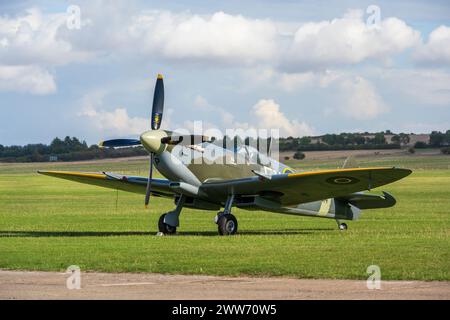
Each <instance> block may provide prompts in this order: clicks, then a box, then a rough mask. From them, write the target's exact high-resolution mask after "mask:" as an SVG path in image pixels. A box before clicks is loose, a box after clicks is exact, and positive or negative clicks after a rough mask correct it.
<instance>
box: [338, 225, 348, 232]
mask: <svg viewBox="0 0 450 320" xmlns="http://www.w3.org/2000/svg"><path fill="white" fill-rule="evenodd" d="M347 229H348V227H347V224H346V223H340V224H339V230H341V231H345V230H347Z"/></svg>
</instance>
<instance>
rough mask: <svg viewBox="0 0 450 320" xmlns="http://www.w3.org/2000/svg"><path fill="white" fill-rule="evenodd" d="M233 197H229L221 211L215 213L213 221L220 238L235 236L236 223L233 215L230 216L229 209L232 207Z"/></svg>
mask: <svg viewBox="0 0 450 320" xmlns="http://www.w3.org/2000/svg"><path fill="white" fill-rule="evenodd" d="M233 201H234V195H230V196H228V198H227V201H226V202H225V208H224V210H223V211H221V212H219V213H217V216H216V218H215V219H214V221H215V222H216V224H217V229H218V231H219V234H220V235H221V236H228V235H233V234H236V232H237V230H238V222H237V219H236V217H235V216H234V215H232V214H231V207H232V206H233Z"/></svg>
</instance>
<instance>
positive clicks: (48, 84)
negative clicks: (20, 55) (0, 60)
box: [0, 65, 56, 95]
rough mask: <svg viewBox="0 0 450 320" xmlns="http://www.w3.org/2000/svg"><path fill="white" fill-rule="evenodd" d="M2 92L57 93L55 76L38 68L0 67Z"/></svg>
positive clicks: (0, 88) (0, 87)
mask: <svg viewBox="0 0 450 320" xmlns="http://www.w3.org/2000/svg"><path fill="white" fill-rule="evenodd" d="M0 91H17V92H28V93H32V94H40V95H43V94H49V93H54V92H55V91H56V84H55V81H54V79H53V76H52V75H51V74H50V73H49V72H48V71H47V70H44V69H42V68H40V67H37V66H7V65H0Z"/></svg>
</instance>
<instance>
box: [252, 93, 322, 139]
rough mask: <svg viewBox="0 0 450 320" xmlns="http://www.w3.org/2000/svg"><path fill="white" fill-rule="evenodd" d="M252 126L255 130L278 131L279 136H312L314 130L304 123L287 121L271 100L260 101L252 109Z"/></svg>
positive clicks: (277, 105) (294, 120)
mask: <svg viewBox="0 0 450 320" xmlns="http://www.w3.org/2000/svg"><path fill="white" fill-rule="evenodd" d="M251 113H252V115H253V116H254V124H255V127H257V128H263V129H279V130H280V136H295V137H299V136H305V135H313V134H314V129H313V128H312V127H310V126H309V125H308V124H307V123H306V122H304V121H298V120H297V119H293V120H289V119H288V118H287V117H286V115H285V114H284V113H283V112H281V110H280V105H279V104H277V103H276V102H275V101H274V100H272V99H261V100H259V101H258V102H257V103H256V104H255V105H254V106H253V108H252V111H251Z"/></svg>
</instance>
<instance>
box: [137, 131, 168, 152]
mask: <svg viewBox="0 0 450 320" xmlns="http://www.w3.org/2000/svg"><path fill="white" fill-rule="evenodd" d="M164 137H167V133H166V132H165V131H163V130H150V131H146V132H144V133H143V134H141V136H140V140H141V143H142V145H143V146H144V148H145V149H146V150H147V151H149V152H152V153H155V154H160V153H161V152H163V151H164V149H165V148H166V145H165V144H163V143H161V138H164Z"/></svg>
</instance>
